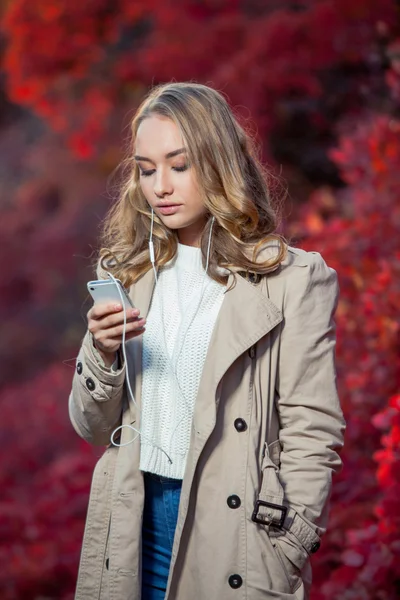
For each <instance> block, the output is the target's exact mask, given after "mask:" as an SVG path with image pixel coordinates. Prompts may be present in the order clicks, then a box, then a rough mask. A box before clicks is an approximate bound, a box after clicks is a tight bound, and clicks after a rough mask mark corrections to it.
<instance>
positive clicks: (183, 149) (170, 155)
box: [133, 148, 187, 165]
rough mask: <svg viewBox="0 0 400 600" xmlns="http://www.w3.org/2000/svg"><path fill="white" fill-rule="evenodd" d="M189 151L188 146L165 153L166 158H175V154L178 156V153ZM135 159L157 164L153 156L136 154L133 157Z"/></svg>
mask: <svg viewBox="0 0 400 600" xmlns="http://www.w3.org/2000/svg"><path fill="white" fill-rule="evenodd" d="M185 152H187V150H186V148H178V149H177V150H173V151H172V152H168V154H166V155H165V158H174V156H178V154H183V153H185ZM133 158H134V159H135V160H143V161H145V162H150V163H152V164H153V165H154V164H155V162H154V161H153V160H151V158H146V156H139V155H137V154H136V155H135V156H134V157H133Z"/></svg>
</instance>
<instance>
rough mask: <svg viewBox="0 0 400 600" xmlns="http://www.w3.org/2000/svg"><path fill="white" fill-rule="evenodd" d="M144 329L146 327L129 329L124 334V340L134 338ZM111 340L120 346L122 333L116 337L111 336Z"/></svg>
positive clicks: (127, 340)
mask: <svg viewBox="0 0 400 600" xmlns="http://www.w3.org/2000/svg"><path fill="white" fill-rule="evenodd" d="M145 331H146V327H142V328H141V329H138V330H137V331H131V332H130V333H127V334H126V336H125V342H129V340H133V339H134V338H136V337H138V336H139V335H142V334H143V333H144V332H145ZM112 341H113V342H114V343H115V344H116V345H118V346H120V345H121V344H122V335H120V336H118V337H116V338H112Z"/></svg>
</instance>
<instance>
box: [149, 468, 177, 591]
mask: <svg viewBox="0 0 400 600" xmlns="http://www.w3.org/2000/svg"><path fill="white" fill-rule="evenodd" d="M143 476H144V486H145V502H144V512H143V527H142V540H143V545H142V600H164V598H165V591H166V589H167V581H168V573H169V566H170V562H171V553H172V545H173V542H174V535H175V528H176V522H177V519H178V509H179V500H180V495H181V487H182V480H180V479H169V478H168V477H161V476H160V475H154V474H153V473H143Z"/></svg>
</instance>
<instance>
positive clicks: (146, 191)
mask: <svg viewBox="0 0 400 600" xmlns="http://www.w3.org/2000/svg"><path fill="white" fill-rule="evenodd" d="M139 185H140V189H141V190H142V194H143V195H144V197H145V198H146V200H147V202H149V203H151V200H152V199H153V194H152V193H151V192H152V187H151V184H150V181H148V180H147V179H145V178H144V177H142V178H141V179H139Z"/></svg>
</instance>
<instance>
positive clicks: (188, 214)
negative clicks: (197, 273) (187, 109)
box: [135, 116, 207, 246]
mask: <svg viewBox="0 0 400 600" xmlns="http://www.w3.org/2000/svg"><path fill="white" fill-rule="evenodd" d="M135 160H136V162H137V164H138V166H139V170H140V186H141V188H142V191H143V194H144V196H145V198H146V200H147V202H148V203H149V204H150V206H151V207H152V208H153V209H154V212H155V213H156V215H157V216H158V217H159V218H160V219H161V221H162V222H163V223H164V224H165V225H166V226H167V227H169V228H170V229H175V230H177V233H178V238H179V241H180V242H181V243H182V244H186V245H189V246H198V245H199V243H200V236H201V232H202V230H203V228H204V225H205V223H206V214H207V209H206V208H205V206H204V203H203V201H202V199H201V197H200V193H199V188H198V185H197V181H196V176H195V172H194V169H193V168H192V167H191V166H190V165H189V164H188V158H187V154H186V151H185V148H184V143H183V140H182V136H181V134H180V131H179V129H178V127H177V126H176V125H175V123H174V122H173V121H171V120H170V119H168V118H165V117H160V116H152V117H149V118H147V119H145V120H144V121H142V123H141V124H140V125H139V128H138V131H137V134H136V145H135Z"/></svg>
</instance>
